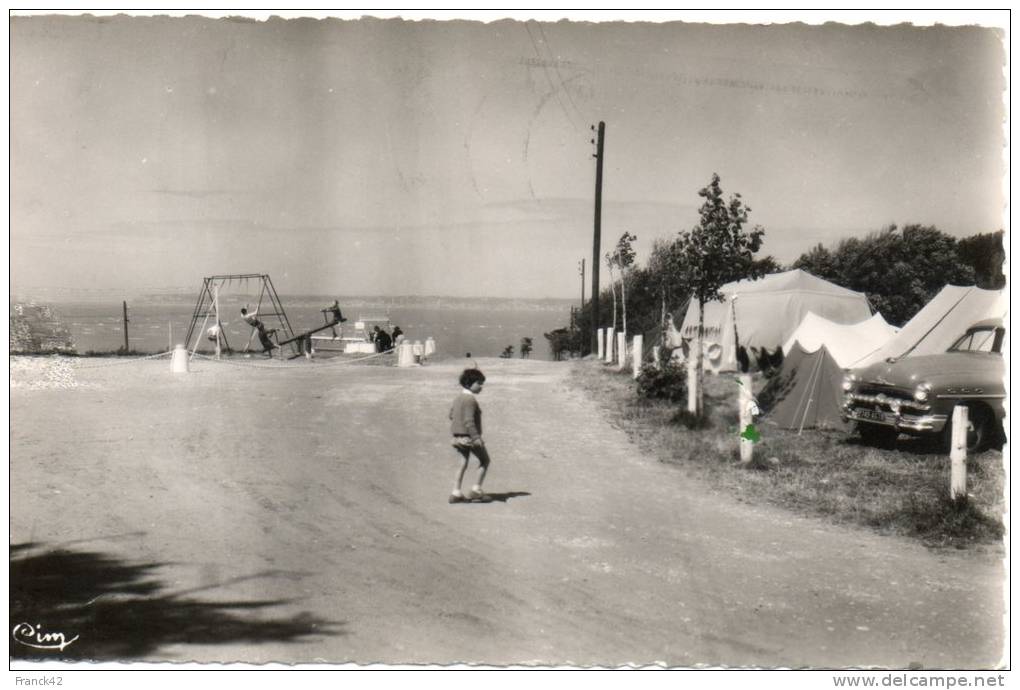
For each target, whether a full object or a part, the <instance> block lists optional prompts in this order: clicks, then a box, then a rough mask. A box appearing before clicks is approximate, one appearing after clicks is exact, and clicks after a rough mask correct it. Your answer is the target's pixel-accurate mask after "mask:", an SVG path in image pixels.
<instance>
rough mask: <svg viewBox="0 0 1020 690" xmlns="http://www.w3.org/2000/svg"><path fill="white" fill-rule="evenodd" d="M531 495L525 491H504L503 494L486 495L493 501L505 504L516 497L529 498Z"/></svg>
mask: <svg viewBox="0 0 1020 690" xmlns="http://www.w3.org/2000/svg"><path fill="white" fill-rule="evenodd" d="M530 495H531V494H530V493H529V492H527V491H506V492H504V493H496V494H486V496H488V497H489V498H491V499H492V500H493V501H499V502H500V503H506V502H507V501H509V500H510V499H511V498H517V497H518V496H530Z"/></svg>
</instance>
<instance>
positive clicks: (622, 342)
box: [616, 331, 627, 371]
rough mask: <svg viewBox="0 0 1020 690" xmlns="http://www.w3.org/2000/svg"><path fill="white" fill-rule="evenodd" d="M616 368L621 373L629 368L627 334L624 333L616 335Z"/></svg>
mask: <svg viewBox="0 0 1020 690" xmlns="http://www.w3.org/2000/svg"><path fill="white" fill-rule="evenodd" d="M616 366H617V368H618V369H619V370H620V371H623V368H624V367H625V366H627V334H626V333H624V332H623V331H620V332H619V333H617V334H616Z"/></svg>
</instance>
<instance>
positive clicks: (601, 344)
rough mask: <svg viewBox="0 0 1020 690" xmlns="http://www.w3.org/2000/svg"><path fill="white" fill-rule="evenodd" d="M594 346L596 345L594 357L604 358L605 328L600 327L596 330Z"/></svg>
mask: <svg viewBox="0 0 1020 690" xmlns="http://www.w3.org/2000/svg"><path fill="white" fill-rule="evenodd" d="M596 346H597V347H598V352H597V353H596V357H597V358H598V359H599V360H602V359H605V358H606V329H605V328H600V329H599V330H598V337H597V338H596Z"/></svg>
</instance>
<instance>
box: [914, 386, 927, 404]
mask: <svg viewBox="0 0 1020 690" xmlns="http://www.w3.org/2000/svg"><path fill="white" fill-rule="evenodd" d="M929 395H931V384H930V383H919V384H917V388H915V389H914V400H916V401H917V402H925V401H926V400H928V396H929Z"/></svg>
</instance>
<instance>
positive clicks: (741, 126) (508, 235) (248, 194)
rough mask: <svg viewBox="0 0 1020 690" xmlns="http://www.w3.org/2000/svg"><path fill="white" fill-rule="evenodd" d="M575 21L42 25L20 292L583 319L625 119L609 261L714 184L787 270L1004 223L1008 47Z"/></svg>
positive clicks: (26, 146) (18, 239) (23, 179)
mask: <svg viewBox="0 0 1020 690" xmlns="http://www.w3.org/2000/svg"><path fill="white" fill-rule="evenodd" d="M574 15H575V18H574V20H573V21H570V22H563V21H520V20H517V21H509V20H508V21H495V22H488V23H484V22H471V21H454V20H451V19H443V20H434V21H408V20H402V19H362V20H355V19H346V20H344V19H310V18H308V19H301V18H289V19H281V18H276V19H268V20H257V19H237V18H234V19H223V18H221V19H217V18H213V17H201V16H188V17H184V16H181V17H144V16H107V17H92V16H75V15H68V16H52V15H50V16H45V15H37V16H15V17H13V18H12V19H11V22H10V60H11V65H10V99H11V102H10V117H11V163H10V184H11V187H10V192H11V200H10V203H11V210H10V223H11V224H10V251H11V260H10V269H11V290H12V292H14V293H18V292H20V291H30V290H32V289H35V288H56V289H63V290H71V291H79V290H80V291H83V292H84V291H95V290H100V291H101V290H111V291H118V290H119V291H125V292H127V291H139V290H148V289H162V288H169V287H178V288H179V287H184V288H188V287H193V288H194V289H195V290H196V292H197V289H198V288H199V287H200V286H201V284H202V283H201V281H202V278H203V277H204V276H208V275H213V274H227V273H268V274H270V276H271V277H272V279H273V281H274V283H275V285H276V288H277V290H278V291H280V292H281V293H289V294H337V295H450V296H462V297H470V296H484V297H526V298H532V297H533V298H539V297H562V298H571V297H574V296H578V295H579V293H580V289H581V287H580V286H581V283H580V280H581V277H580V275H579V271H578V267H579V266H578V265H579V263H580V262H581V260H582V259H584V260H585V261H586V262H587V267H586V268H587V270H588V272H589V275H590V270H591V261H592V228H593V200H594V179H595V159H594V158H593V155H592V154H593V153H594V150H595V149H594V146H593V144H592V143H591V139H592V137H593V136H594V134H593V132H592V131H591V129H590V127H591V126H592V125H593V124H595V123H598V122H599V121H604V122H605V123H606V138H605V157H604V164H605V170H604V187H603V216H602V251H601V253H602V254H605V252H607V251H609V250H610V248H611V246H612V245H613V244H615V241H616V238H618V237H619V236H620V235H622V234H623V233H624V232H631V233H632V234H634V235H637V237H638V241H637V243H636V249H637V250H638V261H639V262H643V261H644V260H645V259H646V258H647V255H648V251H649V250H650V248H651V246H652V242H653V241H654V240H655V239H657V238H669V237H672V236H675V234H676V232H677V231H679V230H682V229H689V228H690V227H691V226H693V225H694V224H695V223H696V222H697V207H698V202H699V197H698V196H697V192H698V190H699V189H700V188H702V187H704V186H705V185H706V184H707V183H708V182H709V180H710V178H711V176H712V173H718V174H719V175H720V177H721V179H722V187H723V190H724V191H725V193H726V194H727V195H730V194H732V193H740V194H741V196H742V198H743V199H744V201H745V202H746V203H747V205H748V206H749V207H750V208H751V209H752V210H751V214H750V216H751V222H752V223H753V224H758V225H761V226H762V227H763V228H764V229H765V232H766V235H765V246H764V248H763V254H764V253H767V254H772V255H773V256H775V257H776V258H777V259H779V260H780V261H782V262H784V263H785V262H791V261H793V260H794V259H796V257H797V256H799V255H800V254H801V253H802V252H804V251H807V250H808V249H810V248H811V247H812V246H813V245H815V244H817V243H819V242H821V243H824V244H828V245H832V244H834V243H835V242H837V241H838V240H840V239H841V238H844V237H850V236H858V235H863V234H866V233H868V232H873V231H876V230H879V229H881V228H883V227H885V226H887V225H889V224H892V223H895V224H898V225H900V226H902V225H904V224H908V223H922V224H932V225H936V226H937V227H938V228H940V229H942V230H944V231H946V232H948V233H950V234H952V235H954V236H956V237H965V236H969V235H972V234H976V233H981V232H992V231H995V230H998V229H1000V228H1001V227H1003V221H1002V218H1003V204H1004V195H1003V192H1002V180H1003V175H1004V165H1003V145H1004V136H1003V124H1004V117H1005V115H1004V112H1005V111H1004V108H1003V90H1004V88H1005V86H1006V84H1005V80H1004V77H1003V67H1004V60H1005V52H1004V49H1003V45H1002V35H1001V33H1000V32H998V31H996V30H994V29H992V28H982V27H975V26H970V27H968V26H957V27H947V26H937V27H923V26H911V25H897V26H876V25H873V24H872V25H858V26H849V25H841V24H833V23H830V24H825V25H817V26H811V25H806V24H773V25H739V24H729V25H726V24H715V25H713V24H704V23H690V22H688V23H682V22H663V23H652V22H630V23H623V22H584V21H579V20H581V19H584V15H583V14H581V13H574ZM601 273H602V281H603V285H605V284H607V280H608V276H607V272H606V270H605V268H604V266H603V269H602V271H601ZM587 291H588V292H589V293H590V287H589V288H587Z"/></svg>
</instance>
